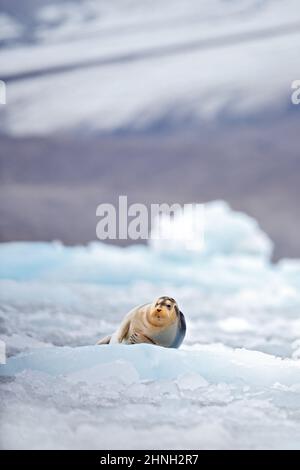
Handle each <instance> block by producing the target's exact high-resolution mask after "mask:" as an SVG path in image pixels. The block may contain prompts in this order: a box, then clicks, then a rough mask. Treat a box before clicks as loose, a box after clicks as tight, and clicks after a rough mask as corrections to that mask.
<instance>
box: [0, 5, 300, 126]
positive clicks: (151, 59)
mask: <svg viewBox="0 0 300 470" xmlns="http://www.w3.org/2000/svg"><path fill="white" fill-rule="evenodd" d="M29 12H30V15H31V16H30V17H29V18H28V16H26V15H23V17H22V18H23V20H20V18H21V16H20V15H19V16H18V15H15V16H14V15H13V12H12V11H8V12H4V13H5V14H3V15H2V16H1V17H0V21H1V25H2V31H3V33H2V41H3V44H4V46H5V47H4V49H3V51H2V54H1V58H0V70H1V77H0V78H2V79H4V80H7V83H8V105H7V106H6V108H3V107H2V109H1V115H0V119H1V121H0V123H1V130H2V131H4V132H8V133H13V134H21V135H24V134H25V135H26V134H36V133H38V134H48V133H52V132H56V133H57V132H65V131H70V130H72V131H74V130H78V129H80V130H81V131H82V132H86V131H93V130H96V131H101V132H111V131H115V130H122V129H127V130H144V129H149V128H150V129H152V128H165V127H166V128H169V127H172V126H177V125H180V126H185V125H187V124H188V125H189V126H191V125H197V123H199V122H201V121H202V120H211V119H214V118H216V117H219V118H225V119H228V118H229V119H234V118H236V117H239V118H243V117H249V116H251V115H252V114H253V113H270V112H272V111H274V110H275V109H276V110H279V111H280V112H284V111H285V110H286V109H288V107H289V105H290V94H291V83H292V81H293V80H295V79H296V78H298V65H297V64H298V51H299V45H300V34H299V32H300V11H299V5H298V2H297V0H287V1H285V2H282V1H280V0H268V1H267V0H264V1H261V0H243V1H239V2H227V1H226V2H225V1H223V0H214V1H211V0H206V1H202V2H198V1H197V0H191V1H189V2H184V4H183V3H182V2H180V1H173V0H172V1H171V0H167V1H165V2H163V3H162V2H159V1H157V2H149V1H148V2H147V1H145V0H144V1H140V0H139V1H126V2H124V1H117V0H114V1H111V2H104V3H103V2H97V1H95V0H89V1H83V2H72V3H68V2H67V3H65V2H60V3H54V4H53V5H46V6H45V5H44V6H43V5H42V3H41V4H40V7H36V8H35V9H31V10H30V9H29V11H27V10H26V13H27V15H28V14H29ZM26 19H27V23H26V24H24V23H25V21H26Z"/></svg>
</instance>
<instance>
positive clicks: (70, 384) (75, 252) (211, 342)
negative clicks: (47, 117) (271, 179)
mask: <svg viewBox="0 0 300 470" xmlns="http://www.w3.org/2000/svg"><path fill="white" fill-rule="evenodd" d="M205 215H206V217H205V220H206V226H205V247H204V250H203V251H201V252H199V251H197V250H196V249H194V250H187V249H186V248H185V247H184V246H183V245H182V244H181V243H180V242H178V243H177V244H175V243H174V244H173V245H168V246H166V244H165V243H163V242H161V243H160V242H158V241H156V242H155V243H154V242H151V243H150V244H149V245H148V246H132V247H129V248H118V247H110V246H107V245H103V244H101V243H100V242H99V243H94V244H91V245H90V246H85V247H84V246H77V247H64V246H63V245H61V244H59V243H52V244H51V243H7V244H1V245H0V258H1V266H0V278H1V281H0V288H1V317H0V332H1V334H0V338H1V340H3V341H5V343H6V346H7V353H8V356H9V357H8V360H7V364H6V365H1V366H0V375H1V377H0V378H1V391H0V394H1V424H0V442H1V447H2V448H9V449H10V448H24V449H27V448H35V449H37V448H95V449H105V448H146V449H147V448H148V449H149V448H150V449H151V448H198V449H208V448H218V449H229V448H238V449H240V448H250V449H253V448H299V447H300V444H299V443H300V414H299V407H300V359H299V358H300V317H299V311H300V289H299V287H300V261H297V260H293V261H292V260H282V261H281V262H279V263H277V264H272V263H271V262H270V256H271V253H272V243H271V241H270V240H269V239H268V237H267V236H266V235H265V234H264V233H263V232H262V231H261V230H260V229H259V227H258V226H257V224H256V222H255V221H254V220H253V219H250V218H249V217H247V216H246V215H244V214H240V213H234V212H232V211H231V210H230V209H229V207H228V206H227V205H226V204H224V203H222V202H215V203H211V204H208V205H207V206H206V214H205ZM170 246H171V248H170ZM164 294H168V295H172V296H174V297H175V298H176V299H177V300H178V302H179V305H180V307H181V309H182V311H183V312H184V313H185V316H186V320H187V328H188V330H187V337H186V340H185V341H184V343H183V346H182V347H181V348H180V349H179V350H169V349H164V348H159V347H155V346H149V345H136V346H123V345H116V346H102V347H100V346H95V345H94V344H95V342H96V340H97V339H98V338H99V337H101V336H102V335H105V334H107V333H110V332H112V331H113V329H114V328H115V327H116V325H117V324H118V322H119V321H120V319H121V318H122V317H123V315H124V314H125V313H126V312H127V311H128V310H129V309H130V308H131V307H132V306H134V305H137V304H139V303H142V302H145V301H148V300H149V301H151V300H152V299H153V298H154V297H155V296H159V295H164Z"/></svg>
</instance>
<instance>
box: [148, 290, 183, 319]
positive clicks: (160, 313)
mask: <svg viewBox="0 0 300 470" xmlns="http://www.w3.org/2000/svg"><path fill="white" fill-rule="evenodd" d="M178 315H179V308H178V305H177V302H176V300H174V299H173V298H172V297H159V298H158V299H157V300H155V301H154V302H153V304H152V305H151V308H150V312H149V317H148V320H149V322H150V323H151V324H152V325H154V326H169V325H171V324H172V323H174V322H175V321H176V319H177V316H178Z"/></svg>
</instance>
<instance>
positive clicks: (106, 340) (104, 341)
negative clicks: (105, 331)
mask: <svg viewBox="0 0 300 470" xmlns="http://www.w3.org/2000/svg"><path fill="white" fill-rule="evenodd" d="M110 340H111V335H109V336H105V338H102V339H99V341H97V343H96V344H98V345H99V344H109V343H110Z"/></svg>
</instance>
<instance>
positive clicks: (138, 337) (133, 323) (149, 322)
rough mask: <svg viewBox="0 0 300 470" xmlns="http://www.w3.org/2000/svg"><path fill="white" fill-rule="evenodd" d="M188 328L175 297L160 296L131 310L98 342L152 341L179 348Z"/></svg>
mask: <svg viewBox="0 0 300 470" xmlns="http://www.w3.org/2000/svg"><path fill="white" fill-rule="evenodd" d="M185 332H186V323H185V318H184V315H183V313H182V312H181V311H180V310H179V308H178V305H177V302H176V301H175V300H174V299H173V298H172V297H159V298H158V299H157V300H155V301H154V302H153V303H152V304H144V305H140V306H138V307H135V308H134V309H132V310H130V312H129V313H127V315H126V316H125V318H124V319H123V321H122V323H121V325H120V326H119V328H118V329H117V330H116V331H115V332H114V333H113V334H112V335H111V336H106V337H105V338H103V339H101V340H99V341H98V342H97V344H99V345H100V344H116V343H123V344H137V343H150V344H156V345H158V346H163V347H165V348H179V346H180V345H181V343H182V341H183V339H184V337H185Z"/></svg>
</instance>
